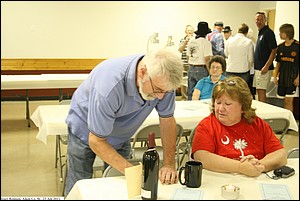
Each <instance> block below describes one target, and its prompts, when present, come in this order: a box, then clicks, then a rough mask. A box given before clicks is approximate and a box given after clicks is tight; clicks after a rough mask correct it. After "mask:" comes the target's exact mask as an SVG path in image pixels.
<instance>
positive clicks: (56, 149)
mask: <svg viewBox="0 0 300 201" xmlns="http://www.w3.org/2000/svg"><path fill="white" fill-rule="evenodd" d="M58 146H59V136H58V135H57V136H56V141H55V164H54V167H55V168H57V161H58V159H59V155H58Z"/></svg>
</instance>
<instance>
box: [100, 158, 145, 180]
mask: <svg viewBox="0 0 300 201" xmlns="http://www.w3.org/2000/svg"><path fill="white" fill-rule="evenodd" d="M128 161H129V162H130V163H132V164H133V165H138V164H139V163H142V159H128ZM117 176H124V175H123V174H122V173H121V172H119V171H118V170H117V169H115V168H113V167H112V166H110V165H109V166H108V167H107V168H106V169H105V170H104V172H103V176H102V177H117Z"/></svg>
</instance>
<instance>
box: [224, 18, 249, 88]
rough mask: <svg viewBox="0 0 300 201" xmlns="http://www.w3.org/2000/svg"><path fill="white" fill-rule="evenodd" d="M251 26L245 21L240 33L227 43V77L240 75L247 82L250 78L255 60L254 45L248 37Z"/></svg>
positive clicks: (225, 51)
mask: <svg viewBox="0 0 300 201" xmlns="http://www.w3.org/2000/svg"><path fill="white" fill-rule="evenodd" d="M248 30H249V27H248V26H247V25H246V24H245V23H243V24H241V26H240V27H239V29H238V33H237V34H236V35H235V36H234V37H232V38H230V39H228V40H227V42H226V43H225V50H224V53H225V56H226V57H227V68H226V73H225V75H226V77H229V76H233V75H236V76H239V77H241V78H243V79H244V80H245V81H246V82H247V83H248V82H249V79H250V68H251V65H252V63H253V60H254V47H253V43H252V41H251V40H250V39H249V38H247V37H246V35H247V33H248Z"/></svg>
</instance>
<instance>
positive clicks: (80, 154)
mask: <svg viewBox="0 0 300 201" xmlns="http://www.w3.org/2000/svg"><path fill="white" fill-rule="evenodd" d="M67 152H68V163H67V164H68V172H67V175H66V176H67V178H66V189H65V196H67V195H68V193H69V192H70V191H71V189H72V187H73V186H74V184H75V183H76V182H77V181H78V180H81V179H91V178H92V176H93V164H94V160H95V157H96V154H95V153H94V152H93V151H92V150H91V148H90V147H89V146H88V145H87V144H86V143H85V142H83V141H82V140H81V139H79V138H78V137H77V136H75V135H73V134H71V133H70V129H69V135H68V151H67ZM117 152H118V153H119V154H120V155H122V156H123V157H124V158H127V159H129V158H130V157H131V144H130V140H129V141H128V142H125V143H123V145H122V147H121V148H119V149H117ZM105 166H106V167H107V166H108V165H107V164H105Z"/></svg>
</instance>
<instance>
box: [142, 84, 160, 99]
mask: <svg viewBox="0 0 300 201" xmlns="http://www.w3.org/2000/svg"><path fill="white" fill-rule="evenodd" d="M139 86H140V87H139V92H140V94H141V96H142V98H143V99H144V100H154V99H155V98H156V96H155V95H154V94H146V93H144V92H143V87H144V81H143V80H139Z"/></svg>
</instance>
